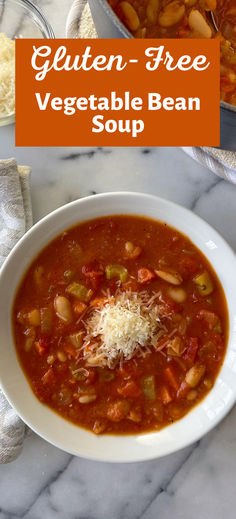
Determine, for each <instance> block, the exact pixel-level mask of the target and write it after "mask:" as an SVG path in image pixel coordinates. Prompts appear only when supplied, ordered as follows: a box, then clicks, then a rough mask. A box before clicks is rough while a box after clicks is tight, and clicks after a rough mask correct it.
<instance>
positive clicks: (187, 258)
mask: <svg viewBox="0 0 236 519" xmlns="http://www.w3.org/2000/svg"><path fill="white" fill-rule="evenodd" d="M178 268H179V270H180V272H181V274H182V276H183V278H187V277H189V276H192V275H193V274H195V273H196V272H197V270H198V268H199V262H198V261H197V260H196V259H194V258H193V257H192V256H191V255H190V254H184V255H183V256H181V257H180V259H179V262H178Z"/></svg>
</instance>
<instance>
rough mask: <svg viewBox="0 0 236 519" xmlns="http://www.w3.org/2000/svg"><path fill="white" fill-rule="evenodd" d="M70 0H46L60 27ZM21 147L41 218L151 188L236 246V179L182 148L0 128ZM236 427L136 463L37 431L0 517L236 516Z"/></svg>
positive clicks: (13, 474) (5, 140) (5, 492)
mask: <svg viewBox="0 0 236 519" xmlns="http://www.w3.org/2000/svg"><path fill="white" fill-rule="evenodd" d="M59 3H60V12H59V14H57V16H56V19H55V20H54V13H55V12H56V9H55V8H56V4H59ZM70 4H71V1H69V0H63V2H62V1H61V0H60V2H59V0H41V1H40V0H39V1H38V5H41V6H42V7H43V9H44V11H45V13H46V14H47V16H48V18H49V21H50V22H51V24H52V26H53V28H54V29H55V32H56V35H57V36H63V35H64V26H65V16H66V13H67V11H68V8H69V5H70ZM13 156H14V157H16V158H17V160H18V162H19V164H28V165H30V166H31V167H32V182H31V184H32V201H33V212H34V221H37V220H38V219H40V218H41V217H42V216H44V215H45V214H47V213H48V212H49V211H51V210H53V209H55V208H56V207H59V206H60V205H62V204H64V203H67V202H69V201H71V200H74V199H76V198H78V197H81V196H85V195H87V194H91V193H100V192H102V191H117V190H133V191H144V192H147V193H153V194H157V195H159V196H162V197H165V198H167V199H170V200H173V201H175V202H177V203H180V204H182V205H184V206H185V207H188V208H190V209H192V210H193V211H194V212H195V213H197V214H198V215H200V216H202V217H203V218H204V219H205V220H207V221H208V222H209V223H210V224H212V225H213V226H214V227H215V228H216V229H217V230H218V231H219V232H220V233H221V234H222V235H223V236H224V237H225V238H226V240H228V242H229V243H230V244H231V246H232V247H233V248H234V249H235V250H236V232H235V216H236V204H235V201H236V187H235V186H233V185H231V184H228V183H226V182H225V181H223V180H221V179H220V178H218V177H216V176H215V175H213V174H212V173H211V172H209V171H208V170H206V169H204V168H203V167H201V166H199V165H198V164H197V163H195V162H194V161H192V159H190V158H189V157H188V156H187V155H185V154H184V153H183V151H182V150H181V149H178V148H153V149H140V148H137V149H130V148H126V149H125V148H115V149H111V148H99V149H95V148H91V149H89V148H84V149H82V148H15V147H14V127H13V126H11V127H5V128H0V158H1V159H2V158H8V157H13ZM235 431H236V408H235V409H233V410H232V411H231V413H230V414H229V415H228V417H227V418H226V419H225V420H224V421H223V422H222V423H221V424H220V425H219V426H218V427H217V428H216V429H214V430H213V431H212V432H211V433H209V434H208V435H207V436H205V437H204V438H203V439H202V440H201V441H199V442H198V443H197V444H194V445H192V446H190V447H188V448H187V449H184V450H182V451H180V452H178V453H175V454H172V455H170V456H167V457H165V458H162V459H159V460H154V461H151V462H146V463H138V464H129V465H124V464H121V465H115V464H107V463H105V464H104V463H98V462H92V461H87V460H83V459H80V458H76V457H73V456H70V455H69V454H66V453H64V452H62V451H60V450H59V449H57V448H55V447H53V446H52V445H50V444H48V443H47V442H45V441H44V440H42V439H41V438H39V437H38V436H36V435H35V434H33V433H32V434H31V435H30V436H29V437H28V438H27V439H26V440H25V444H24V450H23V453H22V455H21V456H20V458H19V459H18V460H17V461H15V462H14V463H12V464H9V465H5V466H0V519H18V518H24V519H42V518H44V519H159V518H160V519H172V518H173V517H174V519H199V518H201V519H213V518H214V519H222V518H223V517H225V518H227V519H234V518H235V505H236V493H235V478H236V432H235Z"/></svg>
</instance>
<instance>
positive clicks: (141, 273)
mask: <svg viewBox="0 0 236 519" xmlns="http://www.w3.org/2000/svg"><path fill="white" fill-rule="evenodd" d="M153 278H155V274H154V272H152V270H149V269H146V268H141V269H139V270H138V282H139V283H141V284H144V283H147V282H148V281H151V279H153Z"/></svg>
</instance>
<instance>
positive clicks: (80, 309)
mask: <svg viewBox="0 0 236 519" xmlns="http://www.w3.org/2000/svg"><path fill="white" fill-rule="evenodd" d="M86 308H87V305H86V304H85V303H82V301H78V302H77V303H75V304H74V306H73V310H74V312H75V313H76V314H78V315H80V314H82V313H83V312H84V310H86Z"/></svg>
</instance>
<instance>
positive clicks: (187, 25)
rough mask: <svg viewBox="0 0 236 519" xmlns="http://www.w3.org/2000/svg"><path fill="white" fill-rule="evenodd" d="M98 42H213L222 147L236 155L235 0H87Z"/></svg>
mask: <svg viewBox="0 0 236 519" xmlns="http://www.w3.org/2000/svg"><path fill="white" fill-rule="evenodd" d="M89 5H90V7H91V12H92V15H93V19H94V22H95V25H96V29H97V33H98V36H99V37H102V38H206V39H208V38H217V39H219V41H220V48H221V87H220V89H221V147H222V148H224V149H228V150H232V151H236V115H235V113H236V7H235V1H234V0H203V1H202V0H189V1H188V2H187V1H184V0H89Z"/></svg>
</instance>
